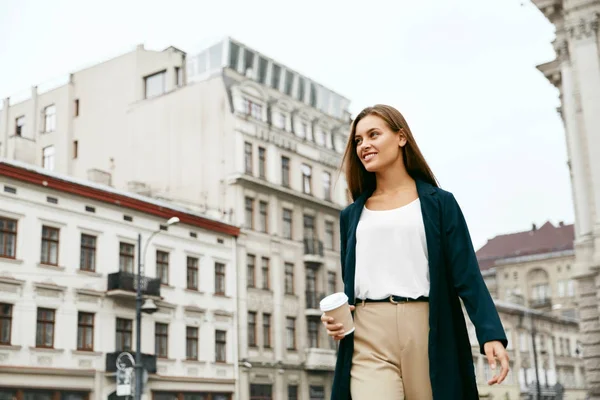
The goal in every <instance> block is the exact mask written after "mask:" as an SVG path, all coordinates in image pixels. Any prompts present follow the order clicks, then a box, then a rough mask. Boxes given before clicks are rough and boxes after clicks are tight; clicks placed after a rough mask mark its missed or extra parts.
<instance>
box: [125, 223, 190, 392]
mask: <svg viewBox="0 0 600 400" xmlns="http://www.w3.org/2000/svg"><path fill="white" fill-rule="evenodd" d="M178 222H179V218H177V217H171V218H169V220H168V221H167V226H171V225H174V224H176V223H178ZM160 232H162V228H159V229H157V230H156V231H154V232H152V234H151V235H150V236H149V237H148V239H147V240H146V243H145V245H144V252H143V253H142V234H141V233H139V234H138V271H137V289H136V296H135V323H136V326H137V331H136V333H135V341H136V343H135V400H140V399H141V398H142V386H143V385H142V375H143V372H144V368H143V366H142V312H145V313H147V314H152V313H154V312H156V311H157V310H158V307H157V306H156V304H154V301H152V300H151V299H148V300H147V301H146V302H145V303H143V304H142V302H143V297H142V275H143V273H144V271H143V267H144V265H145V261H146V250H148V245H149V244H150V241H151V240H152V238H153V237H154V236H156V235H158V234H159V233H160ZM142 254H143V255H144V260H142Z"/></svg>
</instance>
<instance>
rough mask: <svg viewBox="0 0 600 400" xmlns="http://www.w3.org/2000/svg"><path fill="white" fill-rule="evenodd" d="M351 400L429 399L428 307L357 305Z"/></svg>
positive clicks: (417, 304) (416, 305)
mask: <svg viewBox="0 0 600 400" xmlns="http://www.w3.org/2000/svg"><path fill="white" fill-rule="evenodd" d="M354 325H355V327H356V330H355V331H354V354H353V355H352V371H351V379H350V391H351V394H352V400H375V399H377V400H379V399H390V400H392V399H393V400H399V399H406V400H429V399H432V398H433V396H432V394H431V381H430V379H429V356H428V335H429V303H426V302H414V303H400V304H392V303H389V302H385V303H365V304H364V305H363V304H361V303H359V304H357V305H356V310H355V312H354Z"/></svg>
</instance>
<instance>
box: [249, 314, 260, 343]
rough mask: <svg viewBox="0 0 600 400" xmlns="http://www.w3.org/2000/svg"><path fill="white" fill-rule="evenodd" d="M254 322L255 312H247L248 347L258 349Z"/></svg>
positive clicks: (255, 318)
mask: <svg viewBox="0 0 600 400" xmlns="http://www.w3.org/2000/svg"><path fill="white" fill-rule="evenodd" d="M256 320H257V313H256V311H248V347H258V340H257V337H256V336H257V327H256Z"/></svg>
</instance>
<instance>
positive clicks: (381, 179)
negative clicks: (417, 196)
mask: <svg viewBox="0 0 600 400" xmlns="http://www.w3.org/2000/svg"><path fill="white" fill-rule="evenodd" d="M375 178H376V182H377V186H376V189H375V193H377V194H386V193H395V192H401V191H404V190H410V189H413V188H414V186H415V180H414V179H413V178H412V177H411V176H410V175H409V174H408V171H407V170H406V167H405V166H404V163H403V162H402V159H400V160H399V162H397V163H394V165H391V166H390V167H388V168H386V169H385V170H384V171H381V172H378V173H376V175H375Z"/></svg>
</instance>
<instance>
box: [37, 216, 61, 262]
mask: <svg viewBox="0 0 600 400" xmlns="http://www.w3.org/2000/svg"><path fill="white" fill-rule="evenodd" d="M48 232H56V239H54V238H52V236H49V235H48V234H47V233H48ZM44 244H46V246H47V248H46V252H45V253H46V254H44ZM52 245H55V246H56V260H54V262H52V261H53V260H51V259H50V258H51V255H52V250H51V248H52ZM59 253H60V228H56V227H54V226H49V225H42V240H41V250H40V264H43V265H50V266H54V267H56V266H58V260H59V255H60V254H59ZM44 257H46V258H44Z"/></svg>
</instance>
